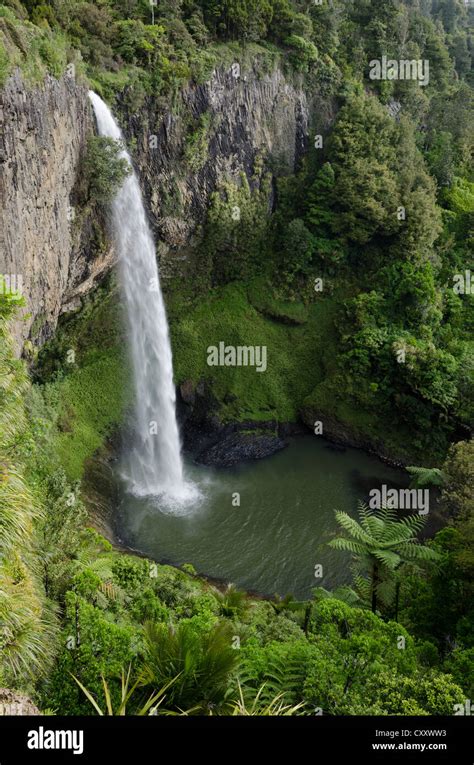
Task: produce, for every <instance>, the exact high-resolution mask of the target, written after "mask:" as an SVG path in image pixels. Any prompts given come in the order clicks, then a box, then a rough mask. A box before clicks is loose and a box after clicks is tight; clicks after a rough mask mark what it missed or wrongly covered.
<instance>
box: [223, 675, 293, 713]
mask: <svg viewBox="0 0 474 765" xmlns="http://www.w3.org/2000/svg"><path fill="white" fill-rule="evenodd" d="M238 687H239V696H238V698H237V701H235V702H234V704H233V705H232V711H231V714H232V715H233V716H237V715H238V716H242V717H250V716H252V717H253V716H255V717H290V716H293V715H297V714H298V713H299V712H302V710H303V707H304V704H303V703H300V704H286V703H285V701H284V696H285V694H284V693H280V694H278V695H277V696H275V697H274V698H272V699H270V700H266V699H265V698H264V695H265V694H264V691H265V684H263V685H262V686H261V688H259V690H258V692H257V694H256V696H255V697H254V698H253V699H252V700H251V701H248V700H246V699H245V698H244V694H243V692H242V687H241V685H240V683H239V685H238Z"/></svg>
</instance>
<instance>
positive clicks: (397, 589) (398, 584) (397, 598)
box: [395, 582, 402, 622]
mask: <svg viewBox="0 0 474 765" xmlns="http://www.w3.org/2000/svg"><path fill="white" fill-rule="evenodd" d="M401 586H402V583H401V582H396V584H395V621H396V622H398V608H399V605H400V588H401Z"/></svg>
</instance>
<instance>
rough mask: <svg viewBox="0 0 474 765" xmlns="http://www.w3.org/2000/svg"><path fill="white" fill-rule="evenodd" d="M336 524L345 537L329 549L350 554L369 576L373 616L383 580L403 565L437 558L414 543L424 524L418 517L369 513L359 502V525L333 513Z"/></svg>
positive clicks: (434, 552)
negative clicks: (344, 533)
mask: <svg viewBox="0 0 474 765" xmlns="http://www.w3.org/2000/svg"><path fill="white" fill-rule="evenodd" d="M336 520H337V522H338V524H339V525H340V526H341V528H342V529H343V530H344V531H345V532H346V534H347V536H343V537H337V538H336V539H333V540H331V542H329V545H330V546H331V547H333V548H334V549H336V550H344V551H346V552H351V553H353V555H354V557H355V559H356V561H357V564H358V566H359V567H360V568H363V569H365V570H366V571H368V572H369V577H370V593H371V607H372V611H373V613H375V612H376V610H377V597H378V593H379V590H380V589H381V588H383V587H384V585H386V583H387V579H388V580H390V579H393V577H394V575H395V572H396V571H397V569H398V568H399V567H400V566H401V565H402V564H403V563H405V562H408V561H417V560H418V561H422V560H423V561H430V560H431V561H435V560H437V559H438V558H439V554H438V553H437V552H436V551H435V550H432V549H431V548H430V547H426V546H425V545H421V544H420V543H419V541H418V539H417V534H418V533H419V532H420V531H421V529H422V528H423V526H424V523H425V519H424V518H423V517H421V516H420V515H410V516H407V517H405V518H398V517H397V514H396V512H395V510H393V509H389V508H385V507H384V508H382V509H381V510H377V511H371V510H369V508H368V507H367V505H365V504H364V503H363V502H361V503H359V522H357V521H356V520H355V519H354V518H351V517H350V515H347V513H342V512H336Z"/></svg>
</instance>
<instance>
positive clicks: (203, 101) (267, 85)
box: [0, 63, 334, 348]
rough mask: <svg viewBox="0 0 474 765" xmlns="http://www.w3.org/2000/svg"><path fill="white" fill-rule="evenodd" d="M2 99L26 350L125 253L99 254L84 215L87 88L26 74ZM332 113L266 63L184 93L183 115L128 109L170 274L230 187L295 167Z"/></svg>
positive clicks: (7, 197) (11, 255)
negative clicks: (30, 82)
mask: <svg viewBox="0 0 474 765" xmlns="http://www.w3.org/2000/svg"><path fill="white" fill-rule="evenodd" d="M0 98H1V108H2V111H3V117H4V123H5V128H4V134H3V138H2V142H1V144H0V166H1V170H2V173H1V183H2V187H3V191H4V215H5V221H4V226H3V230H4V232H5V239H4V242H3V245H4V246H3V247H2V253H1V256H0V274H6V275H8V276H13V279H17V280H18V279H20V280H21V281H22V287H23V294H24V296H25V298H26V301H27V308H26V309H25V310H24V312H23V313H24V314H26V315H27V318H26V319H24V320H23V321H22V322H17V326H16V328H15V335H16V338H17V340H18V347H19V348H20V347H21V341H22V340H24V339H25V338H27V337H28V336H30V337H31V339H32V340H33V342H34V344H35V345H39V344H41V343H42V342H44V341H45V340H46V339H48V338H49V337H50V336H51V335H52V333H53V332H54V329H55V327H56V324H57V320H58V317H59V316H60V315H61V313H63V312H67V311H69V310H71V309H74V308H76V307H77V306H78V304H79V303H80V299H81V297H82V296H83V295H85V294H86V293H87V292H89V291H90V290H91V289H92V288H93V287H94V286H95V285H96V284H97V282H98V281H99V280H100V279H101V277H102V276H103V275H104V274H105V273H106V272H107V271H108V270H109V269H110V268H111V267H112V266H113V263H114V253H113V251H112V249H111V247H109V246H107V245H106V246H104V245H103V242H102V245H101V246H100V247H99V246H97V241H96V239H97V236H96V235H95V234H96V233H97V231H95V234H94V227H95V229H97V221H95V220H94V215H91V214H90V213H89V214H84V211H80V210H78V209H76V208H75V192H74V190H75V186H76V183H77V178H78V172H79V169H80V160H81V155H82V153H83V151H84V146H85V142H86V138H87V135H88V133H89V132H90V131H92V130H93V117H92V113H91V109H90V107H89V102H88V99H87V90H86V88H85V87H83V86H81V85H79V84H77V83H76V81H75V79H74V76H73V75H70V74H68V75H65V76H64V77H63V78H62V79H61V80H59V81H57V80H55V79H53V78H48V79H47V80H46V81H45V83H44V84H43V86H42V87H40V88H36V89H33V90H30V89H27V88H26V86H25V85H24V83H23V82H22V80H21V77H20V75H19V74H18V73H17V74H15V75H14V76H12V77H11V78H10V79H9V80H8V81H7V84H6V86H5V88H4V89H3V91H2V92H1V93H0ZM158 104H160V105H158ZM333 113H334V106H333V105H332V104H330V103H328V102H326V101H324V100H323V99H319V98H318V97H315V96H309V95H308V93H306V91H305V89H304V86H303V82H302V80H301V79H299V78H297V77H292V78H289V77H287V76H285V75H284V74H283V73H282V71H281V70H280V69H279V68H278V67H276V68H274V69H273V70H272V71H271V72H267V73H265V74H262V72H261V68H260V67H259V65H258V63H256V64H255V65H254V67H253V68H251V69H250V71H248V72H247V73H243V72H242V73H238V76H236V72H235V68H232V67H230V68H226V67H222V68H219V69H217V70H216V71H215V72H214V73H213V75H212V77H211V78H210V79H209V81H207V82H205V83H203V84H191V85H189V86H188V87H187V88H185V89H184V90H183V91H182V92H181V93H180V94H179V95H178V96H177V97H175V99H174V104H173V107H172V108H170V107H166V106H163V105H162V102H159V101H158V100H157V99H154V98H152V97H149V98H147V100H146V102H145V103H144V104H143V105H142V107H141V108H140V110H139V111H138V112H137V113H130V112H129V111H128V110H127V109H126V108H125V106H123V107H121V114H120V119H121V122H122V125H123V128H124V131H125V134H126V137H127V140H129V142H130V143H131V146H132V149H133V154H134V159H135V162H136V165H137V168H138V171H139V175H140V179H141V183H142V187H143V190H144V194H145V198H146V201H147V205H148V208H149V213H150V218H151V222H152V225H153V228H154V231H155V235H156V240H157V244H158V252H159V257H160V261H161V263H162V266H163V267H164V266H165V265H166V264H167V263H171V262H174V263H178V264H179V263H180V261H181V260H185V259H186V258H188V257H189V255H190V253H192V251H193V245H194V244H195V241H196V233H197V232H198V230H199V226H200V225H201V224H202V223H203V222H204V220H205V216H206V210H207V208H208V205H209V200H210V196H211V194H212V193H213V192H214V191H215V190H216V189H217V188H219V184H220V183H221V181H223V180H226V181H234V182H236V183H239V182H240V175H241V173H242V172H243V173H245V174H246V175H247V177H248V178H249V180H251V182H252V183H255V182H256V181H255V180H254V179H253V174H254V166H255V160H256V158H257V157H262V158H263V159H264V160H267V161H268V163H269V166H270V167H273V168H274V172H278V170H277V169H276V168H280V169H283V168H284V169H286V171H288V170H293V169H294V168H295V167H296V166H297V164H298V162H299V160H300V158H301V156H302V155H303V154H304V152H305V151H306V149H307V147H308V142H309V134H310V130H313V131H314V132H321V133H324V132H325V130H326V129H327V127H328V125H329V124H330V123H331V121H332V119H333V116H334V114H333ZM131 139H133V140H131ZM252 179H253V180H252ZM269 203H270V204H271V200H269ZM165 270H166V269H165Z"/></svg>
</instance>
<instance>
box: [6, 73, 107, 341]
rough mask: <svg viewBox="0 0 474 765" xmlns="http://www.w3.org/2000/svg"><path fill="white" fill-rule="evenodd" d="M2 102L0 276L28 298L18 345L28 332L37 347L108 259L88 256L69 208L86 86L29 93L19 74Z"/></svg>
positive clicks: (65, 81)
mask: <svg viewBox="0 0 474 765" xmlns="http://www.w3.org/2000/svg"><path fill="white" fill-rule="evenodd" d="M0 98H1V104H0V105H1V112H2V116H3V123H4V127H3V131H2V132H3V135H2V139H1V143H0V167H1V186H2V191H3V205H2V208H3V210H2V212H3V215H4V220H3V225H2V229H3V232H4V239H3V241H2V248H1V255H0V274H2V275H7V278H10V280H11V284H12V286H14V287H18V285H20V287H21V289H22V292H23V295H24V297H25V299H26V304H27V305H26V308H25V309H24V310H23V314H24V316H26V318H24V319H23V321H18V322H17V323H16V326H15V328H14V332H15V337H16V339H17V341H18V346H19V347H20V345H21V341H22V340H24V339H25V338H26V337H28V335H30V334H31V336H32V338H33V340H34V342H35V343H41V342H43V341H44V340H45V339H47V338H48V337H50V336H51V334H52V333H53V331H54V329H55V327H56V323H57V320H58V317H59V315H60V314H61V313H62V312H63V311H68V310H70V309H71V308H72V307H74V306H75V305H77V302H78V298H79V296H80V295H82V294H84V293H85V292H87V291H88V290H90V289H91V288H92V286H93V285H94V284H95V282H96V281H97V280H98V279H99V278H100V276H101V275H102V274H103V272H104V270H106V269H107V268H108V267H109V266H110V264H111V262H112V255H111V253H110V252H109V253H108V254H106V255H105V256H103V257H99V258H96V257H93V256H92V253H91V239H92V237H91V232H90V221H88V220H85V219H84V217H82V218H81V219H80V220H78V211H77V210H76V209H75V207H74V202H75V200H74V188H75V185H76V181H77V174H78V168H79V165H80V157H81V155H82V153H83V151H84V146H85V142H86V138H87V135H88V133H89V132H90V131H91V130H92V129H93V122H92V115H91V111H90V107H89V102H88V98H87V89H86V88H85V87H83V86H80V85H78V84H76V82H75V79H74V76H73V75H72V74H68V75H66V76H64V77H63V78H62V79H61V80H59V81H58V80H55V79H53V78H52V77H48V78H47V80H46V81H45V82H44V84H43V86H42V87H40V88H35V89H30V88H27V87H26V86H25V84H24V83H23V81H22V79H21V77H20V75H19V74H18V73H17V74H15V75H14V76H12V77H10V78H9V80H8V81H7V83H6V86H5V88H4V89H3V91H1V92H0ZM7 284H8V282H7Z"/></svg>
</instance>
